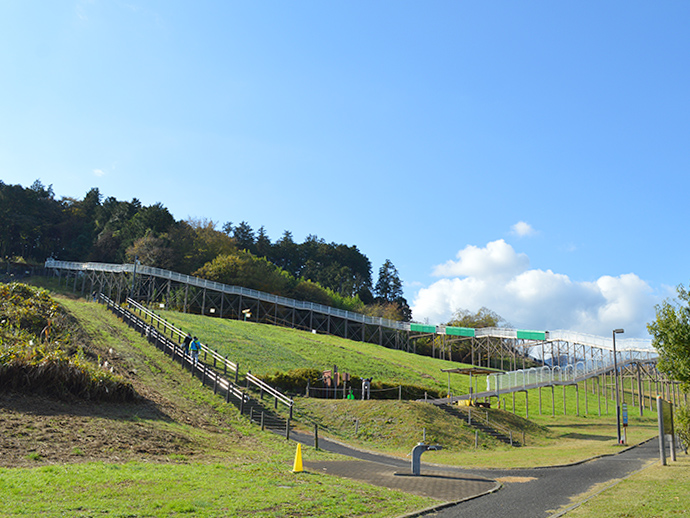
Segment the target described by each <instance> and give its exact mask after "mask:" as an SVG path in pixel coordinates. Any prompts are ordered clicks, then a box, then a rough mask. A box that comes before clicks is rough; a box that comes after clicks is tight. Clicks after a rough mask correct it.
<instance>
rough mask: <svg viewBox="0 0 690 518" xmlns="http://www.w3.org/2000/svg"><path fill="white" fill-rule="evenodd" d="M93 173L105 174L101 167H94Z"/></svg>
mask: <svg viewBox="0 0 690 518" xmlns="http://www.w3.org/2000/svg"><path fill="white" fill-rule="evenodd" d="M93 174H94V176H105V171H103V169H94V170H93Z"/></svg>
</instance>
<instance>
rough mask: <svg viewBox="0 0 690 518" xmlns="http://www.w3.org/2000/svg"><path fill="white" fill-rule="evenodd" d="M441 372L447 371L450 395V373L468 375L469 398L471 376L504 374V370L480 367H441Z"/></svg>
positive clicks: (471, 392)
mask: <svg viewBox="0 0 690 518" xmlns="http://www.w3.org/2000/svg"><path fill="white" fill-rule="evenodd" d="M441 372H447V373H448V396H450V374H451V373H453V374H465V375H469V377H470V392H469V394H470V400H471V399H472V394H474V392H473V390H472V376H488V375H489V374H505V372H504V371H500V370H497V369H485V368H482V367H456V368H454V369H441Z"/></svg>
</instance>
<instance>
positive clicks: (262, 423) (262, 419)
mask: <svg viewBox="0 0 690 518" xmlns="http://www.w3.org/2000/svg"><path fill="white" fill-rule="evenodd" d="M264 430H265V426H264V411H263V410H262V411H261V431H262V432H263V431H264Z"/></svg>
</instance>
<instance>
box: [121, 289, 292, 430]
mask: <svg viewBox="0 0 690 518" xmlns="http://www.w3.org/2000/svg"><path fill="white" fill-rule="evenodd" d="M127 304H128V305H129V306H130V307H132V308H133V309H135V310H136V311H138V312H139V314H140V315H141V316H144V315H145V316H146V318H148V319H149V320H150V321H151V322H152V323H155V324H156V326H157V327H156V329H160V327H162V328H163V329H164V331H167V332H168V333H170V335H171V338H174V337H175V336H176V337H177V340H178V343H179V342H182V340H183V339H184V337H185V336H187V333H185V332H184V331H182V330H181V329H179V328H177V327H175V325H173V324H171V323H170V322H168V321H167V320H165V319H164V318H162V317H161V316H159V315H157V314H156V313H154V312H153V311H151V310H150V309H148V308H146V307H145V306H143V305H141V304H139V303H138V302H137V301H135V300H133V299H131V298H127ZM200 343H201V352H202V353H203V354H204V358H206V359H208V357H209V356H210V357H211V358H212V359H213V364H214V366H216V364H217V363H220V365H221V366H222V367H223V371H224V372H225V373H227V372H228V371H230V372H233V373H234V374H235V384H237V382H238V378H239V366H238V364H237V363H235V362H232V361H230V360H228V359H227V358H226V357H224V356H223V355H221V354H220V353H218V352H217V351H215V350H213V349H211V348H210V347H208V346H207V345H206V344H204V343H202V342H200ZM190 360H191V356H190ZM198 363H201V362H198ZM203 368H205V369H206V368H207V367H206V366H205V365H204V366H203ZM209 371H210V372H213V373H214V372H215V371H214V370H213V369H209ZM245 380H246V382H247V386H249V385H253V386H254V387H255V388H256V389H257V390H258V391H259V392H260V394H261V396H262V397H263V395H264V394H268V395H269V396H271V397H273V398H274V401H275V405H274V406H276V407H277V405H278V403H282V404H283V405H285V406H286V407H288V408H289V409H290V416H291V417H292V408H293V406H294V401H293V400H292V399H291V398H289V397H287V396H286V395H285V394H283V393H282V392H280V391H279V390H277V389H275V388H274V387H272V386H270V385H268V384H267V383H265V382H264V381H262V380H260V379H259V378H257V377H256V376H254V375H253V374H251V373H247V374H246V375H245Z"/></svg>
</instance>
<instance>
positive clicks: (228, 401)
mask: <svg viewBox="0 0 690 518" xmlns="http://www.w3.org/2000/svg"><path fill="white" fill-rule="evenodd" d="M231 387H232V382H230V381H228V389H227V390H226V391H225V402H226V403H230V388H231Z"/></svg>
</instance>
